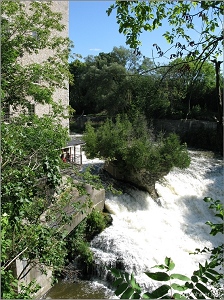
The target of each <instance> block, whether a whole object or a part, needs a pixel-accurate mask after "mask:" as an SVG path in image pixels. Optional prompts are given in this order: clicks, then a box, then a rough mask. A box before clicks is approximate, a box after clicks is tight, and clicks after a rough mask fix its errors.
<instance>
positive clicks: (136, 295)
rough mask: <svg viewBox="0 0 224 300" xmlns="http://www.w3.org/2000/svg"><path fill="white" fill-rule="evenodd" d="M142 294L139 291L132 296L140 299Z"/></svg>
mask: <svg viewBox="0 0 224 300" xmlns="http://www.w3.org/2000/svg"><path fill="white" fill-rule="evenodd" d="M140 298H141V296H140V294H139V293H134V294H133V295H132V296H131V299H140Z"/></svg>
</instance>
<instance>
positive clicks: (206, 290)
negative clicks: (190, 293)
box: [196, 282, 212, 298]
mask: <svg viewBox="0 0 224 300" xmlns="http://www.w3.org/2000/svg"><path fill="white" fill-rule="evenodd" d="M196 287H197V288H198V289H199V290H200V291H201V292H202V293H204V294H205V295H206V296H209V297H210V298H211V295H212V293H211V291H210V290H209V289H207V287H206V286H204V285H203V284H202V283H200V282H198V283H196Z"/></svg>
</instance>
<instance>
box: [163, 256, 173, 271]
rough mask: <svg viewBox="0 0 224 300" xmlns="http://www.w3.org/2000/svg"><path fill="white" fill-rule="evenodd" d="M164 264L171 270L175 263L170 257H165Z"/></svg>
mask: <svg viewBox="0 0 224 300" xmlns="http://www.w3.org/2000/svg"><path fill="white" fill-rule="evenodd" d="M165 264H166V265H167V267H168V268H169V270H170V271H171V270H173V269H174V267H175V263H174V262H173V261H172V259H171V258H170V257H166V258H165Z"/></svg>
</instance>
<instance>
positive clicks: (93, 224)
mask: <svg viewBox="0 0 224 300" xmlns="http://www.w3.org/2000/svg"><path fill="white" fill-rule="evenodd" d="M86 222H87V228H86V229H87V232H89V233H91V235H96V234H99V233H100V232H102V231H103V230H104V229H105V228H106V226H107V220H106V217H105V216H104V215H103V214H102V212H99V211H97V210H95V209H93V211H92V212H91V213H90V214H89V215H88V216H87V220H86Z"/></svg>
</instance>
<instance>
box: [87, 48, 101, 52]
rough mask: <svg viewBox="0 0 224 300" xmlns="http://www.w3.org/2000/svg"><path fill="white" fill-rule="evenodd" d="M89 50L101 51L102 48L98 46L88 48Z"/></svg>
mask: <svg viewBox="0 0 224 300" xmlns="http://www.w3.org/2000/svg"><path fill="white" fill-rule="evenodd" d="M89 50H90V51H101V50H102V49H100V48H91V49H89Z"/></svg>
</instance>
